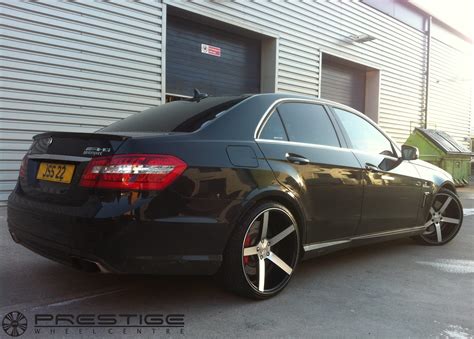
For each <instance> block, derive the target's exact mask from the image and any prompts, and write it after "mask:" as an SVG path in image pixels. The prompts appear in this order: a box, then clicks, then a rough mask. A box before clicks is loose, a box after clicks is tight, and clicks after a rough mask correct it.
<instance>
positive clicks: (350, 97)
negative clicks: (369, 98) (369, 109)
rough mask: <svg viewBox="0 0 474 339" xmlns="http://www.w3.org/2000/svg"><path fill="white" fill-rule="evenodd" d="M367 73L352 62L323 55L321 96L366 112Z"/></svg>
mask: <svg viewBox="0 0 474 339" xmlns="http://www.w3.org/2000/svg"><path fill="white" fill-rule="evenodd" d="M325 59H326V60H325ZM365 73H366V71H365V70H362V69H360V68H357V67H353V66H351V65H350V64H345V63H343V62H339V61H336V60H332V59H327V58H325V57H323V63H322V75H321V97H322V98H323V99H328V100H333V101H336V102H339V103H341V104H344V105H347V106H350V107H352V108H355V109H356V110H359V111H361V112H364V108H365V107H364V106H365Z"/></svg>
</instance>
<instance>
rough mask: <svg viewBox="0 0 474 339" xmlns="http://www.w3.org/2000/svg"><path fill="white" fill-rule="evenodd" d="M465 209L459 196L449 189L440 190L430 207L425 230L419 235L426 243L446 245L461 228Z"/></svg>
mask: <svg viewBox="0 0 474 339" xmlns="http://www.w3.org/2000/svg"><path fill="white" fill-rule="evenodd" d="M462 219H463V210H462V205H461V202H460V201H459V198H458V197H457V196H456V194H454V193H453V192H451V191H449V190H444V189H443V190H440V192H439V193H438V194H436V196H435V198H434V200H433V204H432V206H431V208H430V213H429V215H428V218H427V221H426V223H425V227H426V229H425V231H424V232H423V233H422V234H421V235H420V236H419V238H418V239H419V240H421V241H422V242H423V243H424V244H428V245H444V244H446V243H447V242H449V241H451V240H452V239H453V238H454V237H455V236H456V234H457V233H458V231H459V229H460V228H461V224H462Z"/></svg>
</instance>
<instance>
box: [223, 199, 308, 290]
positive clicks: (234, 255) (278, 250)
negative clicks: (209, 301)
mask: <svg viewBox="0 0 474 339" xmlns="http://www.w3.org/2000/svg"><path fill="white" fill-rule="evenodd" d="M236 227H237V229H236V230H235V233H234V235H233V236H232V238H231V240H230V242H229V245H228V248H227V250H226V254H225V258H224V270H225V273H226V277H225V278H226V282H227V285H228V287H230V288H231V289H232V290H234V291H236V292H238V293H240V294H243V295H246V296H252V297H256V298H260V299H262V298H268V297H271V296H273V295H275V294H277V293H278V292H280V291H281V290H282V289H283V288H284V287H285V286H286V285H287V284H288V282H289V280H290V278H291V276H292V274H293V271H294V270H295V267H296V264H297V263H298V259H299V249H300V239H299V233H298V226H297V224H296V220H295V218H294V217H293V215H292V214H291V212H290V211H289V210H288V209H287V208H285V207H284V206H282V205H280V204H277V203H265V204H263V205H260V206H258V207H256V208H255V209H253V210H252V211H251V212H250V213H249V215H248V216H247V217H246V218H245V219H244V221H243V224H242V225H237V226H236Z"/></svg>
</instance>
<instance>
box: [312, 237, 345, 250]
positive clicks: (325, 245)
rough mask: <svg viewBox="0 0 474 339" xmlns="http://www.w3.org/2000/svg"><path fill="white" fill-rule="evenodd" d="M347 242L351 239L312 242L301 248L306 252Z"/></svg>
mask: <svg viewBox="0 0 474 339" xmlns="http://www.w3.org/2000/svg"><path fill="white" fill-rule="evenodd" d="M348 242H351V239H346V240H337V241H329V242H320V243H314V244H310V245H306V246H304V247H303V248H304V251H305V252H308V251H314V250H319V249H320V248H325V247H331V246H336V245H341V244H345V243H348Z"/></svg>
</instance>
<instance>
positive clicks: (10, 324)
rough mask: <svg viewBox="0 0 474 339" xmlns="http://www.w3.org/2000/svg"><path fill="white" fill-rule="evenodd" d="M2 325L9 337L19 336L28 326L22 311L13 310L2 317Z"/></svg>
mask: <svg viewBox="0 0 474 339" xmlns="http://www.w3.org/2000/svg"><path fill="white" fill-rule="evenodd" d="M2 327H3V330H4V331H5V333H6V334H8V335H9V336H10V337H19V336H21V335H22V334H23V333H25V331H26V329H27V328H28V320H27V319H26V317H25V316H24V315H23V313H21V312H18V311H13V312H10V313H8V314H6V315H5V316H4V317H3V320H2Z"/></svg>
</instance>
